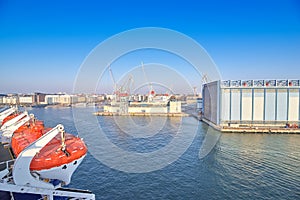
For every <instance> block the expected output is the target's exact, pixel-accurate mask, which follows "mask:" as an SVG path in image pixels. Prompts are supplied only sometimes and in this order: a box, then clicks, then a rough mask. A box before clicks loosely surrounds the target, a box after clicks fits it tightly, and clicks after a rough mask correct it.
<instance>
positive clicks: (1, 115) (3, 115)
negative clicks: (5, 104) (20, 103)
mask: <svg viewBox="0 0 300 200" xmlns="http://www.w3.org/2000/svg"><path fill="white" fill-rule="evenodd" d="M17 110H18V108H17V107H11V108H9V109H7V110H5V111H3V112H1V113H0V122H2V121H3V120H4V119H5V118H6V117H7V116H9V115H10V114H12V113H14V112H17Z"/></svg>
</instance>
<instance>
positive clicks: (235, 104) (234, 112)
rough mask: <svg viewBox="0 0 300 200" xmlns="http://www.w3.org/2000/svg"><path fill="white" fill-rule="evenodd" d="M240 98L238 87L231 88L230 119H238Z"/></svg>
mask: <svg viewBox="0 0 300 200" xmlns="http://www.w3.org/2000/svg"><path fill="white" fill-rule="evenodd" d="M240 98H241V93H240V89H232V90H231V120H233V121H239V120H240V111H241V110H240V106H241V103H240Z"/></svg>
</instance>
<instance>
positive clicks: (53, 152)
mask: <svg viewBox="0 0 300 200" xmlns="http://www.w3.org/2000/svg"><path fill="white" fill-rule="evenodd" d="M49 130H51V128H44V127H43V124H42V123H37V124H36V126H31V127H30V128H27V129H25V130H22V131H20V132H15V133H14V135H13V137H12V140H11V147H12V150H13V152H14V154H15V155H16V156H18V155H19V154H20V153H21V152H22V151H23V150H24V149H25V148H26V147H27V146H29V145H30V144H31V143H33V142H34V141H36V140H37V139H38V138H40V137H41V136H42V135H43V134H45V133H46V132H48V131H49ZM61 145H62V139H61V135H60V134H57V135H56V136H55V137H54V138H53V139H52V140H51V141H50V142H49V143H48V144H46V145H45V146H44V147H43V148H42V149H41V150H40V152H39V153H37V154H36V155H35V156H34V157H33V159H32V161H31V164H30V171H31V172H33V174H34V173H37V174H38V175H39V176H40V177H41V178H45V179H58V180H61V181H63V182H65V184H69V183H70V179H71V176H72V174H73V173H74V171H75V170H76V168H77V167H78V166H79V164H80V163H81V162H82V160H83V158H84V157H85V155H86V153H87V147H86V146H85V144H84V142H83V141H82V139H81V138H78V137H76V136H74V135H72V134H69V133H65V151H63V150H62V146H61Z"/></svg>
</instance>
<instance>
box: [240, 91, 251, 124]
mask: <svg viewBox="0 0 300 200" xmlns="http://www.w3.org/2000/svg"><path fill="white" fill-rule="evenodd" d="M241 119H242V121H251V120H252V90H251V89H243V90H242V117H241Z"/></svg>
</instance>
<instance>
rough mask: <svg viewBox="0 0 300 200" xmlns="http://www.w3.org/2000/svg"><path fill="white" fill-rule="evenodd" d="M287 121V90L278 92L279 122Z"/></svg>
mask: <svg viewBox="0 0 300 200" xmlns="http://www.w3.org/2000/svg"><path fill="white" fill-rule="evenodd" d="M286 120H287V89H278V91H277V121H286Z"/></svg>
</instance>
